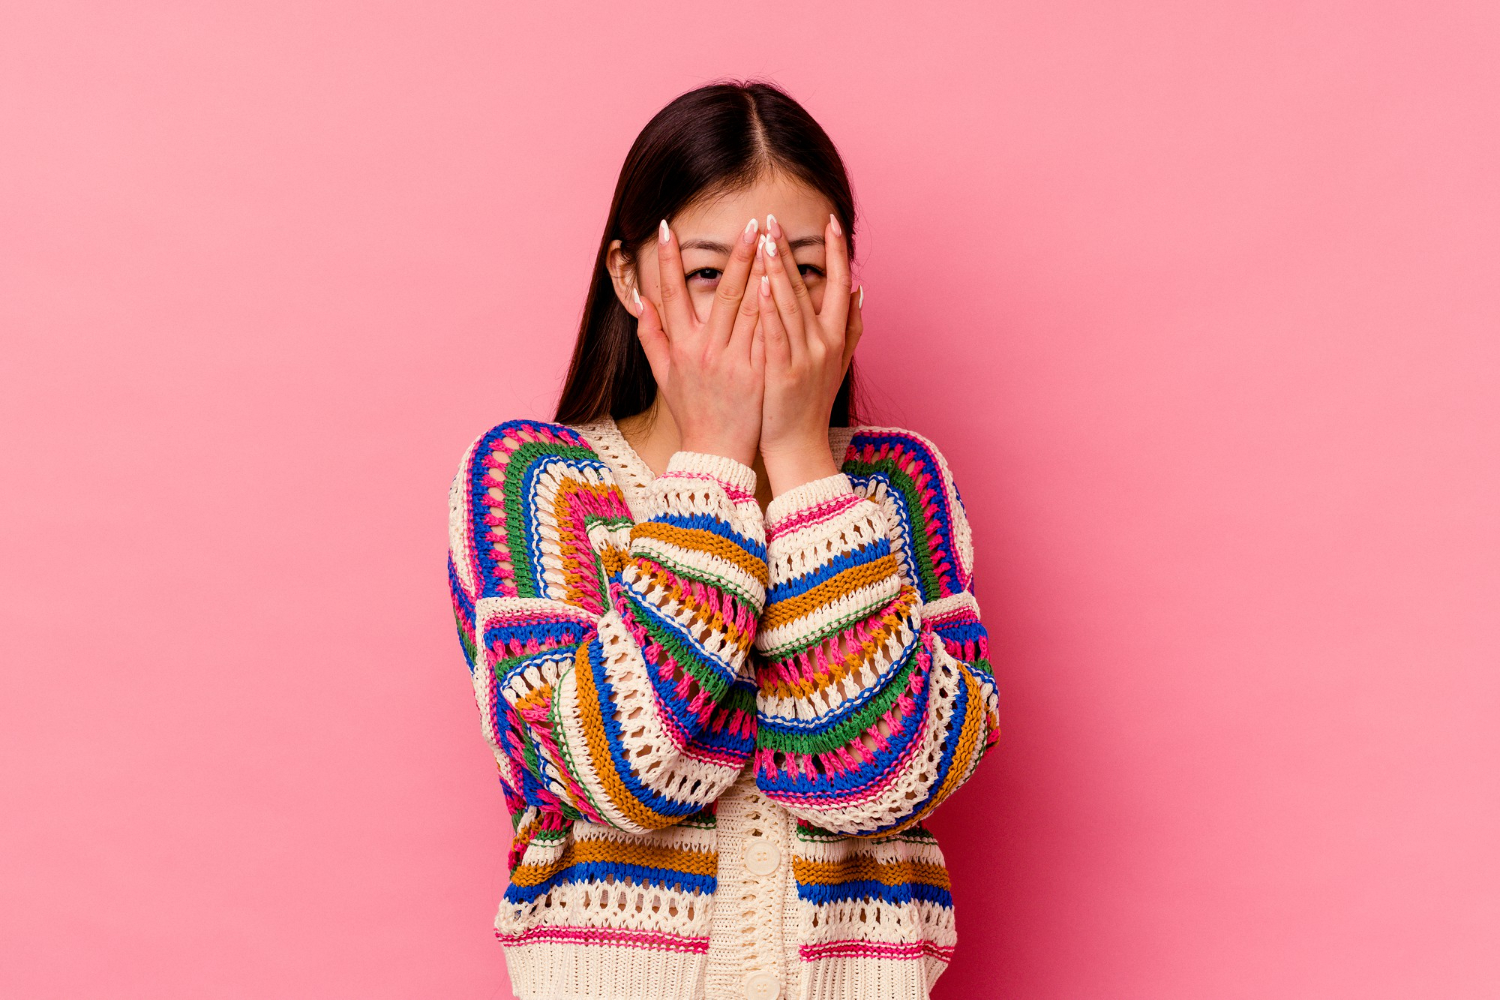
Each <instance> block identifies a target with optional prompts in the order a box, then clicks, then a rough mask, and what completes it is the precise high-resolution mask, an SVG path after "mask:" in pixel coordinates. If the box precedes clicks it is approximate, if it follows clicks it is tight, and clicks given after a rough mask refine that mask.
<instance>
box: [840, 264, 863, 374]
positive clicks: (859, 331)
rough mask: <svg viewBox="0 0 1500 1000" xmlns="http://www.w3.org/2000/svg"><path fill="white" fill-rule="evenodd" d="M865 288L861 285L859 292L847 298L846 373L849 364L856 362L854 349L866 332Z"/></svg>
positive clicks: (844, 363)
mask: <svg viewBox="0 0 1500 1000" xmlns="http://www.w3.org/2000/svg"><path fill="white" fill-rule="evenodd" d="M864 301H865V286H864V285H860V286H859V289H858V290H857V291H854V292H851V293H849V295H848V296H847V297H846V298H845V302H847V303H848V306H847V308H848V311H849V318H848V320H847V322H846V323H845V325H844V358H843V365H844V368H843V370H844V371H848V370H849V362H850V361H852V360H854V348H856V347H857V346H859V338H860V337H862V336H864V332H865V314H864V309H863V306H864Z"/></svg>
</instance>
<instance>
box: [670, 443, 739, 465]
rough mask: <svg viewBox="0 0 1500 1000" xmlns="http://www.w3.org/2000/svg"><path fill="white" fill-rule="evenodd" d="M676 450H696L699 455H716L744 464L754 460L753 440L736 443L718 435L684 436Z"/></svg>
mask: <svg viewBox="0 0 1500 1000" xmlns="http://www.w3.org/2000/svg"><path fill="white" fill-rule="evenodd" d="M678 450H680V451H692V452H697V453H698V454H700V455H717V456H719V457H720V458H728V459H733V460H734V461H736V462H738V463H740V464H741V465H745V466H748V465H750V464H752V463H753V462H754V461H755V444H754V443H753V442H752V443H749V444H736V443H734V442H732V441H726V440H724V439H723V438H718V437H699V436H684V437H683V439H682V443H681V445H680V446H679V449H678Z"/></svg>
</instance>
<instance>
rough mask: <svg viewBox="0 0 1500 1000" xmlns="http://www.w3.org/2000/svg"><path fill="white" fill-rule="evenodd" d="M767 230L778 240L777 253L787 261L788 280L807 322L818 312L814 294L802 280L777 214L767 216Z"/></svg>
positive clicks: (771, 236)
mask: <svg viewBox="0 0 1500 1000" xmlns="http://www.w3.org/2000/svg"><path fill="white" fill-rule="evenodd" d="M766 232H767V234H768V235H769V237H770V239H769V240H767V242H768V243H769V242H770V240H775V241H776V254H777V256H779V257H782V258H783V259H784V260H785V261H786V271H787V280H788V281H789V282H791V286H792V292H793V293H794V294H795V295H796V297H797V307H798V308H799V309H800V310H801V311H802V315H803V317H804V318H805V319H806V321H807V322H809V323H810V322H812V318H813V317H814V316H816V315H817V314H818V312H817V310H816V309H814V308H813V300H812V295H811V294H810V293H809V292H808V291H807V283H806V282H804V281H803V280H802V272H801V271H800V270H798V268H797V261H796V259H795V258H794V257H793V256H792V248H791V245H790V244H789V243H788V242H787V238H786V233H785V232H784V231H783V230H782V228H781V223H779V222H777V221H776V216H774V215H767V216H766Z"/></svg>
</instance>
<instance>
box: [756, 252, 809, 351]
mask: <svg viewBox="0 0 1500 1000" xmlns="http://www.w3.org/2000/svg"><path fill="white" fill-rule="evenodd" d="M761 246H762V250H761V256H762V257H764V258H765V265H766V275H767V277H768V278H769V287H770V290H771V297H772V298H773V299H774V300H775V305H776V311H777V312H778V313H779V314H780V317H779V318H780V321H781V326H782V328H783V329H785V330H786V337H787V341H788V342H789V343H790V345H791V351H792V355H793V356H794V357H797V356H800V355H801V354H802V353H803V352H804V351H806V350H807V331H806V324H805V322H804V318H803V315H802V306H801V305H800V304H799V303H798V301H797V291H796V289H794V288H793V287H792V282H791V278H790V277H789V276H788V275H787V266H786V261H787V257H786V256H785V255H784V254H785V250H784V248H782V247H781V246H780V245H779V244H778V243H777V241H776V240H775V239H773V238H772V237H770V236H767V237H766V241H765V243H763V244H762V245H761ZM763 284H764V282H763ZM761 315H762V317H764V315H765V313H764V309H762V313H761Z"/></svg>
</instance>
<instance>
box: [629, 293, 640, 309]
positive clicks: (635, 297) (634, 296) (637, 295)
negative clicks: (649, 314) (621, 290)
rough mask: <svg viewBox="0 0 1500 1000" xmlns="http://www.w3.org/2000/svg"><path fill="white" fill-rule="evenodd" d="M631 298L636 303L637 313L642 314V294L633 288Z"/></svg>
mask: <svg viewBox="0 0 1500 1000" xmlns="http://www.w3.org/2000/svg"><path fill="white" fill-rule="evenodd" d="M630 298H631V300H632V301H633V302H635V311H636V312H640V311H641V293H640V292H638V291H636V290H635V289H634V288H632V289H631V290H630Z"/></svg>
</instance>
